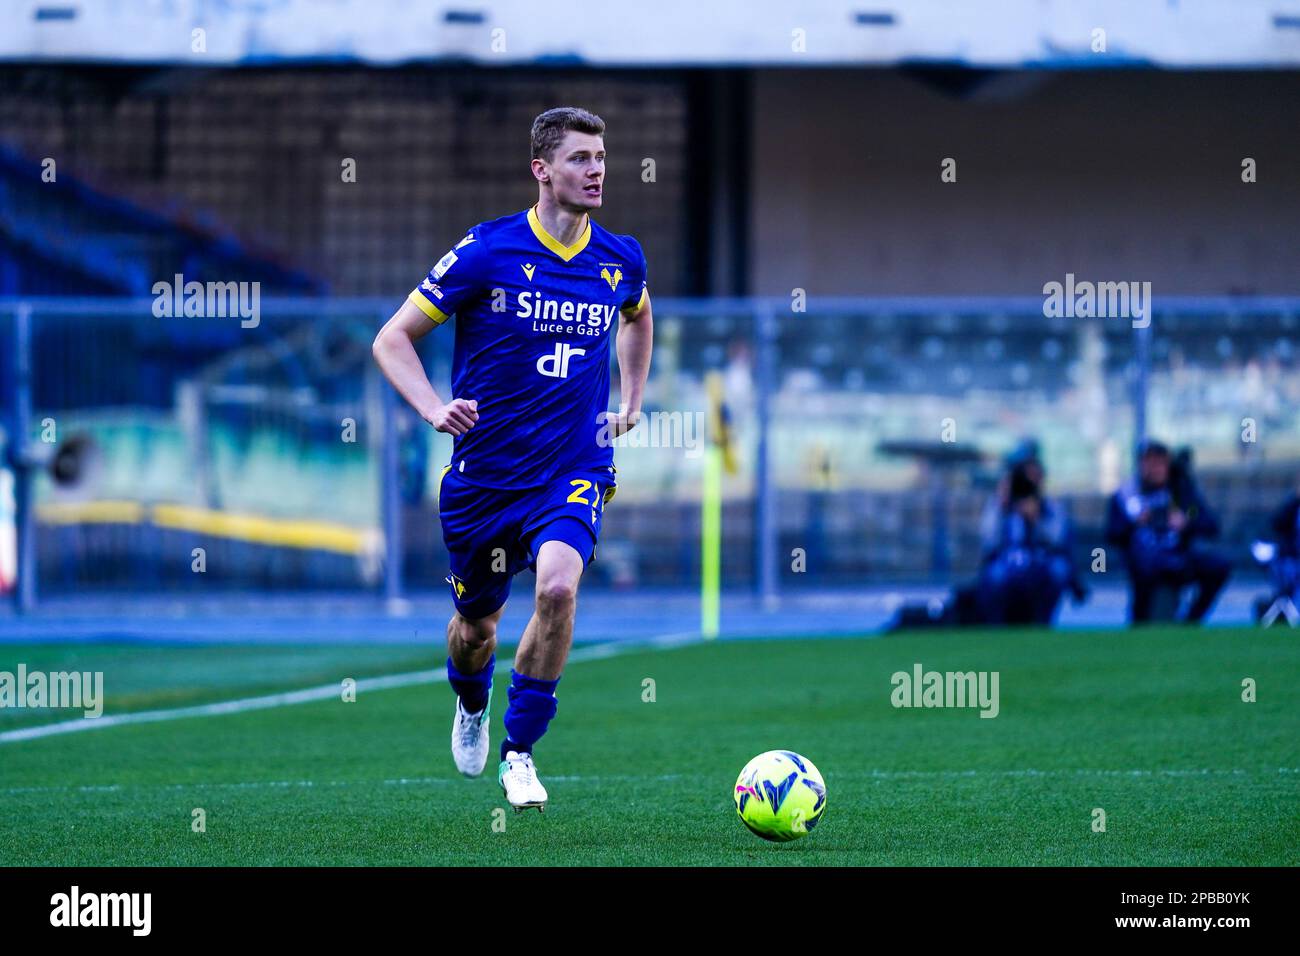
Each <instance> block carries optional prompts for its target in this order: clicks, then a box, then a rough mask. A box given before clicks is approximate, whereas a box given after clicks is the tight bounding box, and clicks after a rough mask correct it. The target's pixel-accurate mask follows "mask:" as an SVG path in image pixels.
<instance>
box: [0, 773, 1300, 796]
mask: <svg viewBox="0 0 1300 956" xmlns="http://www.w3.org/2000/svg"><path fill="white" fill-rule="evenodd" d="M1297 769H1298V768H1296V767H1278V768H1277V770H1276V773H1277V774H1278V775H1279V776H1282V775H1286V774H1294V773H1296V772H1297ZM1272 773H1274V771H1272V770H1268V769H1261V770H1242V769H1236V768H1234V769H1218V770H1208V769H1207V770H1177V769H1167V770H1104V769H1068V768H1067V769H1062V770H868V771H865V772H861V773H855V772H846V773H839V772H831V773H828V774H827V775H826V776H827V778H828V779H829V780H830V781H831V782H832V783H835V782H836V781H843V780H853V781H862V780H913V779H918V778H921V779H924V778H933V777H944V778H953V777H967V778H1000V777H1025V776H1031V777H1130V778H1133V777H1207V776H1215V777H1218V776H1232V777H1243V776H1263V775H1266V774H1272ZM715 777H716V775H715V774H708V773H691V774H683V773H661V774H596V775H591V774H567V775H566V774H559V775H554V776H552V775H550V774H548V775H546V782H547V783H585V784H606V783H617V784H625V783H663V782H665V781H668V780H699V781H702V782H705V781H708V780H711V779H714V778H715ZM458 779H459V778H457V777H396V778H392V779H388V780H249V781H243V782H235V783H205V782H199V781H196V782H192V783H157V784H149V783H141V784H125V785H124V784H110V785H85V784H82V785H76V784H66V785H63V786H52V787H8V788H6V789H3V790H0V794H4V795H7V796H15V795H18V794H27V793H70V792H76V793H118V792H122V791H125V790H289V789H301V790H307V789H318V788H319V789H329V788H335V787H375V786H385V787H425V786H446V785H456V784H457V781H458Z"/></svg>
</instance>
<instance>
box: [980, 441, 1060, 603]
mask: <svg viewBox="0 0 1300 956" xmlns="http://www.w3.org/2000/svg"><path fill="white" fill-rule="evenodd" d="M1006 464H1007V472H1006V474H1004V475H1003V477H1002V480H1001V481H1000V482H999V484H998V490H997V492H996V493H995V494H994V495H993V497H992V498H990V499H989V502H988V504H987V505H985V508H984V514H983V516H982V518H981V519H980V538H981V546H982V558H981V568H980V578H979V602H980V611H981V616H982V617H983V618H984V620H985V621H986V622H987V623H989V624H1030V623H1032V624H1051V623H1052V620H1053V618H1054V617H1055V616H1056V609H1057V606H1058V605H1059V603H1060V600H1061V594H1062V592H1063V591H1065V589H1066V588H1070V589H1071V590H1072V591H1073V592H1074V594H1075V598H1076V600H1082V598H1083V595H1084V592H1083V589H1082V587H1081V586H1080V585H1079V584H1078V582H1077V580H1076V577H1075V569H1074V560H1073V558H1072V557H1071V553H1070V544H1071V529H1070V520H1069V518H1068V517H1067V516H1066V514H1065V512H1064V511H1063V510H1062V509H1061V507H1060V506H1059V505H1058V504H1057V503H1056V502H1055V501H1052V500H1051V499H1050V498H1048V497H1047V496H1046V495H1045V494H1044V493H1043V478H1044V472H1043V464H1042V461H1041V460H1040V459H1039V455H1038V443H1037V442H1035V441H1033V440H1025V441H1023V442H1021V443H1020V444H1019V445H1018V446H1017V447H1016V449H1015V450H1014V451H1013V452H1012V454H1011V455H1010V456H1009V457H1008V459H1007V463H1006Z"/></svg>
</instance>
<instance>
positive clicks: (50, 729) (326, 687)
mask: <svg viewBox="0 0 1300 956" xmlns="http://www.w3.org/2000/svg"><path fill="white" fill-rule="evenodd" d="M697 640H699V636H698V635H695V634H666V635H663V636H662V637H657V638H652V639H650V640H648V641H635V642H633V641H628V642H621V641H620V642H610V643H607V644H594V645H592V646H591V647H582V648H579V649H578V650H576V651H574V652H573V653H572V654H570V655H569V663H571V664H577V663H582V662H583V661H594V660H603V659H605V658H607V657H614V656H615V655H617V654H624V653H627V652H629V651H632V650H645V649H646V648H648V647H655V648H669V647H679V646H681V645H683V644H687V643H692V642H694V641H697ZM446 679H447V674H446V672H445V671H442V670H427V671H410V672H408V673H405V674H389V675H387V676H385V677H363V678H361V679H360V680H359V681H357V687H356V690H357V693H358V694H361V693H362V692H367V693H368V692H371V691H379V690H392V689H394V688H398V687H414V686H417V685H419V684H436V683H439V682H440V681H443V680H446ZM341 690H342V685H341V683H339V682H336V683H333V684H322V685H320V686H319V687H307V688H304V689H303V690H294V691H287V692H285V693H282V694H267V695H265V696H263V697H244V698H241V699H239V700H226V701H220V702H218V703H215V704H198V705H196V706H193V707H173V708H170V709H167V710H141V711H137V712H135V713H131V714H115V715H111V716H107V717H89V718H88V717H79V718H77V719H75V720H63V721H59V722H58V723H53V724H41V725H39V726H37V727H20V728H19V729H17V730H6V731H4V732H3V733H0V744H8V743H17V742H19V741H22V740H39V739H41V738H43V737H53V736H56V735H59V734H76V733H82V732H83V731H87V730H104V729H106V728H108V727H122V726H125V725H127V724H156V723H160V722H162V721H169V720H185V719H188V718H191V717H217V716H221V715H224V714H243V713H247V712H248V711H252V710H268V709H270V708H273V707H290V706H292V705H294V704H310V703H313V702H315V701H320V700H333V699H335V698H338V697H339V695H340V693H341Z"/></svg>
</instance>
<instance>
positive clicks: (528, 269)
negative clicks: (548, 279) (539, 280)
mask: <svg viewBox="0 0 1300 956" xmlns="http://www.w3.org/2000/svg"><path fill="white" fill-rule="evenodd" d="M519 268H521V269H523V270H524V275H526V276H528V281H529V282H532V281H533V272H535V271H536V269H537V266H535V265H533V264H532V263H531V262H524V263H521V264H520V266H519Z"/></svg>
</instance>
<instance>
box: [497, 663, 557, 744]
mask: <svg viewBox="0 0 1300 956" xmlns="http://www.w3.org/2000/svg"><path fill="white" fill-rule="evenodd" d="M559 682H560V680H559V678H556V679H555V680H538V679H537V678H535V677H525V676H524V675H523V674H521V673H519V672H518V671H517V670H514V669H513V668H512V669H511V671H510V689H509V690H508V691H507V692H506V696H507V697H508V698H509V700H510V703H509V704H508V705H507V706H506V739H505V740H503V741H502V742H501V759H502V760H505V759H506V753H507V751H510V750H513V751H515V752H516V753H532V752H533V745H534V744H536V743H537V741H539V740H541V739H542V734H544V733H546V727H547V725H548V724H550V722H551V718H552V717H554V716H555V711H556V708H558V707H559V701H557V700H556V699H555V685H556V684H558V683H559Z"/></svg>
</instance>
